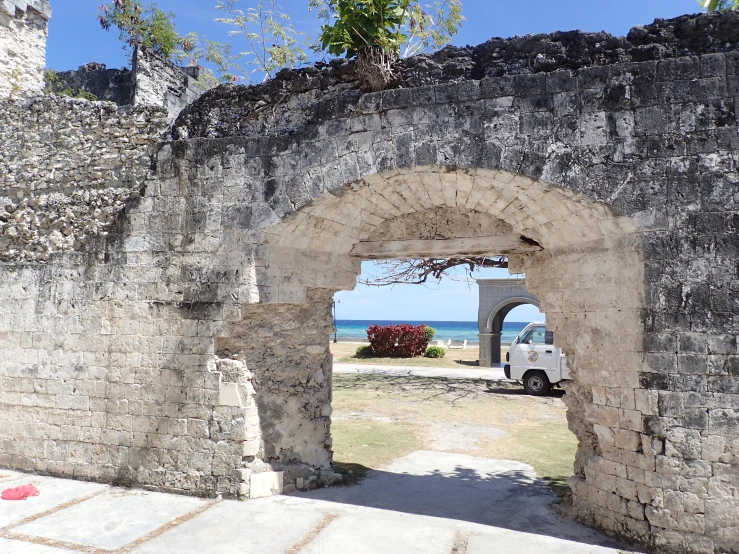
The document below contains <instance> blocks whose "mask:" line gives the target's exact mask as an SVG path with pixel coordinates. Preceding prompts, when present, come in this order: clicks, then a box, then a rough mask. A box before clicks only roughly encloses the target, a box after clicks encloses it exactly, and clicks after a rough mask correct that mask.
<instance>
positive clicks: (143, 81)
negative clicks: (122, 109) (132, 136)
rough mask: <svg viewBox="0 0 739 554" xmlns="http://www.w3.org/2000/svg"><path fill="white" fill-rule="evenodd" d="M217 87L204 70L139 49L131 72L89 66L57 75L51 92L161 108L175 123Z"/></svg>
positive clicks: (134, 54) (94, 64) (57, 73)
mask: <svg viewBox="0 0 739 554" xmlns="http://www.w3.org/2000/svg"><path fill="white" fill-rule="evenodd" d="M217 84H218V82H217V79H216V78H215V77H214V76H213V75H212V74H211V73H210V72H209V71H208V70H207V69H205V68H203V67H200V66H197V65H196V66H186V67H179V66H176V65H174V64H173V63H171V62H170V61H169V60H166V59H164V58H162V57H161V56H159V55H157V54H156V53H155V52H153V51H152V50H149V49H147V48H144V47H139V48H136V49H135V50H134V53H133V68H132V69H131V70H129V69H108V68H107V67H106V66H105V65H103V64H98V63H89V64H85V65H83V66H80V67H79V69H77V70H73V71H57V72H54V73H53V77H52V81H50V82H48V83H47V87H48V88H47V90H48V91H49V92H54V93H57V94H58V93H60V92H62V91H64V90H65V89H66V90H68V91H71V92H72V95H73V96H74V95H77V94H79V92H81V91H85V92H88V93H90V94H93V95H95V96H96V97H97V99H98V100H105V101H109V102H115V103H116V104H118V105H119V106H129V105H133V106H155V107H161V108H164V109H166V110H167V112H168V113H169V116H170V118H171V119H174V118H176V117H177V116H178V115H179V113H180V112H181V111H182V110H183V109H184V108H185V106H187V105H188V104H190V103H192V102H194V101H195V100H197V99H198V98H200V96H201V95H202V94H203V93H204V92H205V91H206V90H208V89H210V88H213V87H214V86H216V85H217Z"/></svg>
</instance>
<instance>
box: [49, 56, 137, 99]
mask: <svg viewBox="0 0 739 554" xmlns="http://www.w3.org/2000/svg"><path fill="white" fill-rule="evenodd" d="M46 90H47V91H48V92H53V93H56V94H59V93H60V92H62V91H64V90H67V91H70V92H71V93H72V96H77V95H79V93H80V92H82V91H84V92H88V93H90V94H92V95H94V96H95V97H96V98H97V99H98V100H102V101H104V102H113V103H115V104H118V105H119V106H131V105H133V104H134V94H135V92H136V79H135V76H134V74H133V72H132V71H131V70H129V69H108V68H107V67H106V66H105V64H101V63H94V62H92V63H87V64H85V65H81V66H80V67H79V68H78V69H73V70H70V71H54V72H53V73H49V74H48V78H47V82H46Z"/></svg>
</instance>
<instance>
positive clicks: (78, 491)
mask: <svg viewBox="0 0 739 554" xmlns="http://www.w3.org/2000/svg"><path fill="white" fill-rule="evenodd" d="M2 473H3V474H5V473H8V472H5V471H3V472H2ZM28 483H33V485H34V486H35V487H36V488H37V489H38V490H39V493H40V494H39V495H38V496H32V497H30V498H27V499H26V500H0V528H3V527H7V526H8V525H12V524H14V523H18V522H20V521H22V520H24V519H25V518H27V517H30V516H35V515H37V514H40V513H42V512H45V511H47V510H51V509H53V508H56V507H57V506H61V505H62V504H66V503H67V502H70V501H72V500H75V499H78V498H83V497H85V496H88V495H90V494H93V493H96V492H101V491H103V490H105V489H107V488H109V487H108V486H107V485H100V484H98V483H86V482H82V481H72V480H71V479H58V478H55V477H41V476H37V475H26V474H24V473H17V474H15V475H14V476H13V477H12V478H9V479H7V480H2V481H0V490H5V489H10V488H13V487H20V486H21V485H26V484H28ZM0 552H2V551H1V550H0Z"/></svg>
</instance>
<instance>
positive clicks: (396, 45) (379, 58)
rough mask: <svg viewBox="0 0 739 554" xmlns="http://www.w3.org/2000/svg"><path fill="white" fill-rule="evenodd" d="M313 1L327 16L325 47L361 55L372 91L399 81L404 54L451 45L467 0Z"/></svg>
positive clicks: (365, 84) (360, 70)
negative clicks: (399, 62) (396, 71)
mask: <svg viewBox="0 0 739 554" xmlns="http://www.w3.org/2000/svg"><path fill="white" fill-rule="evenodd" d="M310 5H311V7H314V8H319V17H321V18H323V19H324V20H325V21H326V24H325V25H323V26H322V27H321V35H320V39H319V41H320V47H321V49H323V50H325V51H327V52H328V53H329V54H332V55H334V56H341V55H345V56H346V57H347V58H354V57H356V60H357V65H356V70H357V76H358V77H359V81H360V83H361V85H362V88H364V89H365V90H370V91H379V90H383V89H385V88H387V87H388V86H389V85H391V84H392V83H393V81H394V80H395V75H394V71H393V66H394V64H395V62H396V61H397V60H398V58H400V57H406V56H409V55H413V54H416V53H418V52H421V51H425V50H436V49H439V48H441V47H443V46H445V45H447V44H449V42H450V41H451V37H452V36H454V35H455V34H456V33H457V32H458V30H459V27H460V26H461V24H462V22H463V21H464V16H463V15H462V2H461V0H438V1H436V2H434V3H433V4H422V3H421V2H418V1H416V0H310Z"/></svg>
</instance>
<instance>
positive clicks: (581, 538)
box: [300, 451, 620, 552]
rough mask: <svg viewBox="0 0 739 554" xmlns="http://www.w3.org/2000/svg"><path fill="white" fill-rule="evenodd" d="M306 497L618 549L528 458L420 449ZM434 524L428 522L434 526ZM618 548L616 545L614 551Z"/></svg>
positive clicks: (430, 525)
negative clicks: (568, 509)
mask: <svg viewBox="0 0 739 554" xmlns="http://www.w3.org/2000/svg"><path fill="white" fill-rule="evenodd" d="M300 494H302V495H304V496H305V497H307V498H313V499H316V500H319V499H320V500H325V501H329V502H335V503H345V504H352V505H355V506H364V507H372V508H379V509H382V510H388V511H393V512H400V513H405V514H417V515H423V516H432V517H434V518H442V519H444V520H455V521H458V522H470V523H477V524H482V525H484V526H487V527H491V528H501V529H511V530H515V531H523V532H526V533H533V534H537V535H544V536H546V537H553V538H556V539H564V540H570V541H574V542H579V543H584V544H592V545H600V546H606V547H611V548H615V547H618V546H620V545H619V543H617V542H616V541H613V540H612V539H610V538H609V537H608V536H606V535H605V534H603V533H600V532H598V531H595V530H594V529H590V528H589V527H585V526H583V525H580V524H578V523H576V522H574V521H571V520H569V519H566V518H564V517H562V516H560V515H558V514H556V513H555V512H554V511H553V510H552V509H551V507H550V506H551V504H552V502H554V501H556V500H557V497H556V495H555V494H554V493H553V492H552V490H551V489H550V488H549V486H548V485H547V483H546V482H545V481H544V480H543V479H541V478H539V477H538V476H537V474H536V473H535V472H534V469H533V468H532V467H531V466H529V465H527V464H524V463H521V462H514V461H509V460H493V459H489V458H481V457H476V456H469V455H465V454H455V453H448V452H432V451H416V452H413V453H411V454H409V455H408V456H404V457H402V458H398V459H396V460H395V461H394V462H392V463H391V464H390V465H388V466H386V467H384V468H383V469H382V470H379V471H371V472H370V473H369V474H368V476H367V477H366V478H365V479H364V480H363V481H362V482H361V483H360V484H359V485H356V486H353V487H333V488H326V489H319V490H316V491H311V492H307V493H300ZM433 526H434V524H433V523H431V522H430V523H429V528H430V529H431V528H433ZM611 552H613V550H611Z"/></svg>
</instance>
